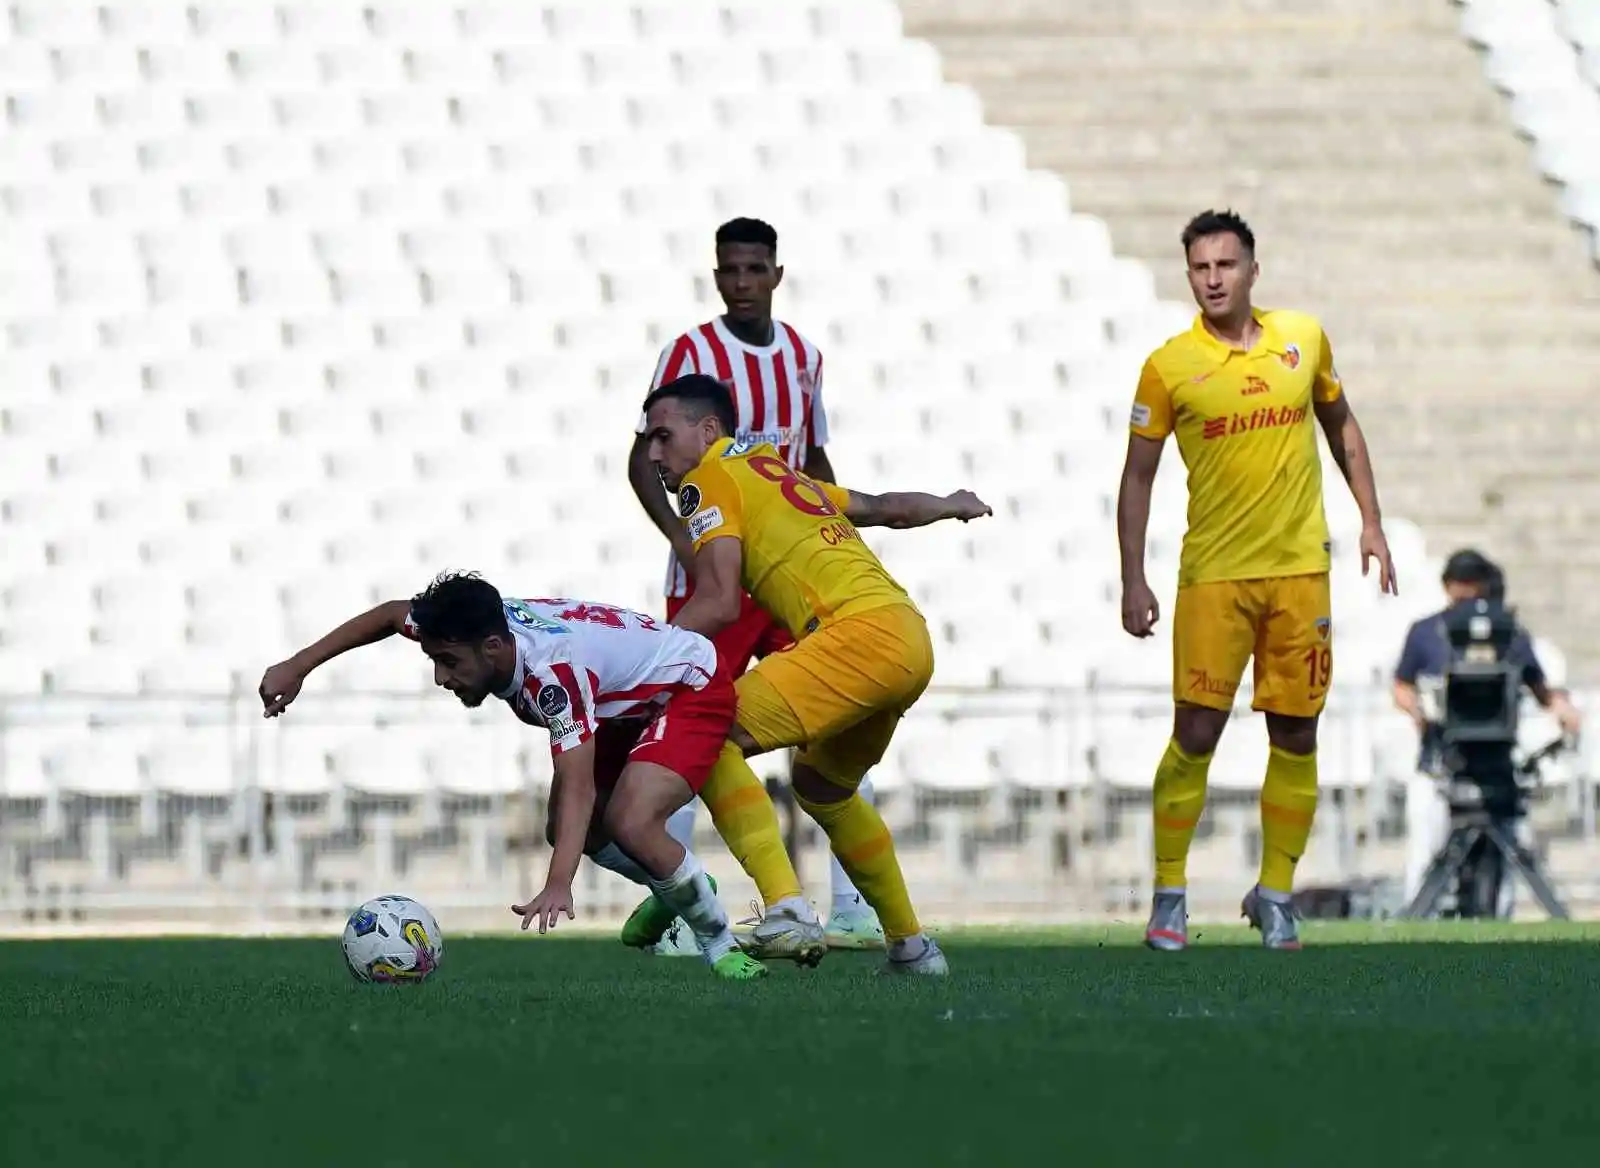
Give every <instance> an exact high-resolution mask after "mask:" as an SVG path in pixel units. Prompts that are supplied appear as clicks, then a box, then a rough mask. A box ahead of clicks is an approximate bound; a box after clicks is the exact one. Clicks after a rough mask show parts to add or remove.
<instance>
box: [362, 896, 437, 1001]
mask: <svg viewBox="0 0 1600 1168" xmlns="http://www.w3.org/2000/svg"><path fill="white" fill-rule="evenodd" d="M343 944H344V959H345V962H346V963H347V964H348V965H349V966H350V973H351V975H352V976H353V977H354V978H355V979H356V980H357V981H381V982H397V981H405V982H412V981H422V980H423V979H424V978H426V977H428V976H429V975H430V974H432V973H433V972H434V970H436V969H438V968H439V962H440V960H441V959H442V958H443V957H444V934H443V933H442V932H440V931H439V922H438V921H436V920H434V919H433V914H432V913H431V912H429V911H428V910H427V909H425V908H424V907H422V905H420V904H418V903H417V902H416V901H414V900H412V899H411V898H410V897H409V896H396V895H385V896H378V897H374V898H373V899H372V900H369V901H367V903H366V904H364V905H362V906H361V907H360V908H358V909H356V911H355V912H353V913H351V914H350V919H349V920H348V921H346V922H345V924H344V937H343Z"/></svg>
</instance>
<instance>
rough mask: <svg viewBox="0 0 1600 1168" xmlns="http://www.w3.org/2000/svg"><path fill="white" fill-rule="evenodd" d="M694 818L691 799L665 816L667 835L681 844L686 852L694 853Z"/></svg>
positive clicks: (693, 802) (693, 807) (693, 805)
mask: <svg viewBox="0 0 1600 1168" xmlns="http://www.w3.org/2000/svg"><path fill="white" fill-rule="evenodd" d="M694 817H695V801H694V800H693V799H690V800H689V801H688V802H687V803H685V804H684V805H683V806H682V807H680V808H678V809H677V810H676V811H674V812H673V813H672V814H671V815H669V816H667V834H668V835H670V836H671V837H672V838H673V839H675V840H677V841H678V842H679V843H680V844H682V845H683V850H684V851H686V852H692V851H694Z"/></svg>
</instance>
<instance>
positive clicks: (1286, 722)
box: [1267, 713, 1317, 754]
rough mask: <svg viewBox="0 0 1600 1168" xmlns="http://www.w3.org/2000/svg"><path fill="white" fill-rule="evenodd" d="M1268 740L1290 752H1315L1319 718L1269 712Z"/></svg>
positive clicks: (1280, 748)
mask: <svg viewBox="0 0 1600 1168" xmlns="http://www.w3.org/2000/svg"><path fill="white" fill-rule="evenodd" d="M1267 741H1269V742H1271V743H1272V745H1274V746H1276V747H1277V748H1278V749H1279V750H1283V751H1287V752H1288V753H1290V754H1315V753H1316V750H1317V719H1316V718H1300V717H1293V716H1290V715H1288V714H1273V713H1268V714H1267Z"/></svg>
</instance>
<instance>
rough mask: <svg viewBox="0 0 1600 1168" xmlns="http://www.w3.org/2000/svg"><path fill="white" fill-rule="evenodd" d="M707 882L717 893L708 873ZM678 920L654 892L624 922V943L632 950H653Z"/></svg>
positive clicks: (714, 879)
mask: <svg viewBox="0 0 1600 1168" xmlns="http://www.w3.org/2000/svg"><path fill="white" fill-rule="evenodd" d="M706 880H707V881H708V882H709V883H710V885H711V891H712V892H715V891H716V890H717V881H716V878H715V877H714V876H712V875H711V874H710V873H707V874H706ZM677 919H678V914H677V913H675V912H673V911H672V909H670V908H669V907H667V905H666V904H665V903H663V902H662V900H661V899H660V898H659V897H658V896H656V894H655V893H653V892H652V893H651V894H650V895H649V896H647V897H645V898H644V899H643V900H642V901H640V902H639V907H638V908H636V909H634V910H633V912H632V913H630V914H629V915H628V919H627V920H626V921H624V922H622V943H623V944H624V945H626V946H627V947H628V948H630V949H653V948H655V947H656V945H658V944H659V943H660V941H661V938H663V937H665V936H666V935H667V930H668V929H670V928H671V927H672V922H673V921H675V920H677Z"/></svg>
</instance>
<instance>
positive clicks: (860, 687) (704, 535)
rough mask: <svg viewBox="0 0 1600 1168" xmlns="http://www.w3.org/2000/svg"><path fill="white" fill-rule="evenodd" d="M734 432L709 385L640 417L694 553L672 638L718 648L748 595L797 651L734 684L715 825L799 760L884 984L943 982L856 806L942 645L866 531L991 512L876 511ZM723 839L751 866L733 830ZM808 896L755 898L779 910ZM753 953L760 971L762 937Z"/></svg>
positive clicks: (801, 789) (948, 501) (723, 397)
mask: <svg viewBox="0 0 1600 1168" xmlns="http://www.w3.org/2000/svg"><path fill="white" fill-rule="evenodd" d="M734 424H735V417H734V406H733V400H732V398H731V397H730V395H729V393H728V391H727V389H726V388H725V387H724V386H723V385H722V384H721V383H720V382H718V381H716V380H715V379H713V378H710V377H705V376H701V375H698V374H696V375H693V376H689V377H683V378H679V379H678V380H676V381H673V382H669V383H668V384H666V385H663V386H661V387H660V388H659V389H657V390H655V391H654V392H653V393H651V394H650V396H649V398H647V399H646V401H645V436H646V438H647V439H648V441H649V444H650V459H651V461H652V462H653V463H654V464H655V465H656V467H657V468H658V470H659V471H660V473H661V477H662V481H663V482H664V483H665V484H666V485H667V487H668V488H669V489H672V490H676V491H677V493H678V511H679V514H680V516H681V517H682V519H683V522H684V525H685V526H686V528H687V529H688V534H689V538H690V540H691V541H692V542H693V545H694V561H693V563H692V565H691V567H690V570H691V571H692V572H693V574H694V580H695V585H694V595H693V596H692V597H691V598H690V600H689V601H688V603H687V604H685V605H684V606H683V608H682V609H681V610H680V611H679V613H678V614H677V616H676V617H675V618H674V623H675V624H678V625H681V626H683V627H685V628H690V629H693V630H695V631H696V632H699V633H703V634H705V635H706V636H715V634H716V633H717V631H718V630H719V629H721V628H722V627H723V626H724V625H726V624H727V623H729V622H731V621H733V620H736V619H738V615H739V602H740V594H741V592H748V593H749V594H750V595H751V596H752V597H754V598H755V600H756V602H757V603H758V604H759V605H761V607H762V608H764V609H766V610H767V611H768V612H770V613H771V614H772V615H773V616H774V617H776V618H777V619H778V621H779V623H780V624H782V625H783V626H784V627H785V628H787V629H788V630H789V633H790V635H791V636H793V637H794V638H795V641H796V644H795V646H794V647H793V648H792V649H789V650H786V651H785V652H782V653H774V654H772V655H771V656H769V657H766V658H764V659H762V661H761V662H760V663H758V664H757V665H756V666H755V668H754V669H752V670H750V671H749V672H747V673H745V674H744V675H743V676H742V677H740V678H739V680H738V682H737V684H736V688H737V691H738V695H739V709H738V714H737V717H736V724H735V726H734V729H733V733H732V735H731V736H730V739H729V742H728V744H727V745H726V746H725V747H724V749H723V752H722V757H721V759H720V760H719V761H718V763H717V766H716V768H715V769H714V770H713V772H712V775H711V778H710V780H709V781H708V782H707V783H706V785H705V788H704V789H703V791H702V792H701V798H702V799H703V800H704V801H705V803H706V805H707V807H708V808H709V809H710V810H711V813H712V816H713V818H717V817H718V815H719V807H720V806H721V805H723V804H724V803H726V802H727V801H728V800H729V799H730V797H731V796H730V793H731V792H737V791H748V790H750V789H751V787H752V785H754V784H756V779H755V776H754V773H753V772H752V771H751V769H750V764H749V763H748V762H747V761H745V760H746V757H747V756H749V755H755V754H764V753H766V752H767V751H770V750H778V749H782V748H785V747H799V748H800V753H799V755H798V757H797V758H796V759H795V762H794V768H793V781H794V791H795V796H796V799H797V800H798V802H799V803H800V806H801V807H803V808H805V810H806V812H807V813H808V814H810V815H811V817H812V818H813V819H815V820H816V821H817V822H818V823H819V824H820V825H821V826H822V829H823V830H824V831H825V832H826V833H827V835H828V839H829V840H830V842H831V843H832V844H833V850H834V854H835V855H837V856H838V857H839V860H840V862H841V863H842V864H843V865H844V868H845V871H846V872H847V873H849V875H850V879H851V880H852V881H854V882H855V884H856V886H857V887H858V888H859V889H860V890H861V893H862V895H863V896H864V897H865V898H866V900H867V903H868V904H870V905H871V906H872V907H873V909H874V910H875V911H876V912H877V914H878V919H879V920H880V921H881V922H882V924H883V933H884V939H885V941H886V943H887V946H888V950H889V964H888V968H889V969H890V970H891V971H894V972H897V973H901V972H904V973H918V974H934V975H937V974H943V973H945V972H946V970H947V967H946V964H945V959H944V956H943V954H942V953H940V951H939V947H938V946H937V945H936V944H935V943H934V942H933V941H932V940H931V939H930V938H929V937H928V936H927V935H926V934H925V933H924V932H923V931H922V926H921V924H920V923H919V922H918V920H917V916H916V912H915V911H914V910H913V909H912V907H911V897H910V894H909V893H908V892H907V891H906V884H905V877H904V876H903V875H902V874H901V871H900V861H899V859H898V857H896V855H895V851H894V841H893V839H892V838H891V837H890V835H889V829H888V828H887V827H886V826H884V822H883V819H882V818H881V817H880V816H879V815H878V812H877V811H876V810H875V809H874V808H873V807H872V805H871V804H869V803H867V802H866V801H865V800H864V799H862V798H861V797H860V796H859V795H858V794H857V793H856V787H857V785H858V784H859V783H860V781H861V776H862V775H864V774H865V773H866V772H867V770H868V769H869V768H870V767H872V766H874V765H875V764H876V763H877V762H878V761H879V760H880V759H881V758H882V757H883V754H884V751H885V750H886V749H887V748H888V745H889V740H890V738H891V737H892V736H893V734H894V730H895V726H896V725H897V724H898V723H899V721H900V718H901V717H902V716H903V715H904V714H905V712H906V711H907V710H908V709H910V708H911V705H912V703H913V702H915V701H916V700H917V698H918V697H920V696H921V694H922V691H923V690H924V689H925V688H927V685H928V682H929V680H930V679H931V678H932V676H933V643H932V641H931V639H930V638H929V635H928V626H927V622H926V621H925V620H924V619H923V616H922V614H921V613H920V612H919V611H918V610H917V607H916V605H915V604H913V603H912V601H911V598H910V596H909V595H907V593H906V591H905V589H904V588H902V587H901V586H900V585H899V584H898V583H897V582H896V581H895V579H894V577H892V576H891V575H889V573H888V571H887V570H886V569H885V568H884V566H883V564H882V563H881V562H880V561H879V560H878V557H877V556H876V555H874V554H873V553H872V551H871V549H869V548H868V547H867V546H866V544H865V543H863V542H862V540H861V536H860V533H859V532H858V531H857V528H858V527H902V528H903V527H921V526H923V525H925V524H929V523H936V522H938V521H940V520H943V519H960V520H962V521H963V522H965V521H966V520H969V519H976V518H978V517H979V516H983V515H989V514H991V513H992V512H991V511H990V509H989V508H988V507H987V506H986V505H985V504H984V503H983V501H982V500H981V499H979V498H978V497H977V496H976V495H974V494H972V493H971V492H970V491H957V492H956V493H955V494H953V495H948V496H943V497H940V496H935V495H927V494H921V493H916V492H905V493H895V494H885V495H876V496H874V495H867V494H863V493H862V492H860V491H850V490H845V489H844V488H842V487H836V486H834V485H832V484H831V483H821V482H817V481H816V480H814V479H810V478H808V477H806V476H805V475H804V474H802V473H800V472H798V471H796V470H794V469H793V468H791V467H790V466H789V465H788V464H787V463H785V462H784V461H783V459H781V458H780V457H778V453H777V451H776V450H774V449H773V448H772V447H771V446H769V445H767V444H765V443H762V444H760V445H752V444H748V443H736V442H734V441H733V439H732V438H731V437H730V435H731V434H732V433H733V432H734ZM722 827H723V824H722V822H721V821H720V820H719V822H718V828H719V830H721V829H722ZM723 836H724V838H725V839H727V840H728V843H729V846H730V848H733V849H734V850H735V852H736V854H737V853H740V852H741V849H742V844H741V843H739V842H736V836H737V829H736V828H734V829H733V834H730V833H729V831H723ZM743 858H744V857H743V855H741V859H743ZM745 867H746V870H747V871H750V874H751V876H752V877H754V878H756V879H757V882H758V883H760V882H761V880H762V877H761V876H760V875H759V874H758V872H757V871H756V870H755V869H754V867H753V866H752V865H751V864H750V863H748V862H746V864H745ZM774 879H776V877H774ZM799 891H800V890H799V889H798V888H789V887H774V888H772V889H771V890H769V889H767V888H762V890H761V894H762V899H763V900H764V901H765V902H766V903H767V905H768V906H771V905H772V904H773V903H774V901H775V900H778V901H784V900H790V899H792V898H794V897H797V896H798V894H799ZM752 938H753V941H754V944H755V946H756V949H755V951H756V952H757V954H758V955H759V952H760V948H759V946H760V942H761V926H760V925H758V926H757V928H756V930H755V931H754V932H753V934H752Z"/></svg>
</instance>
